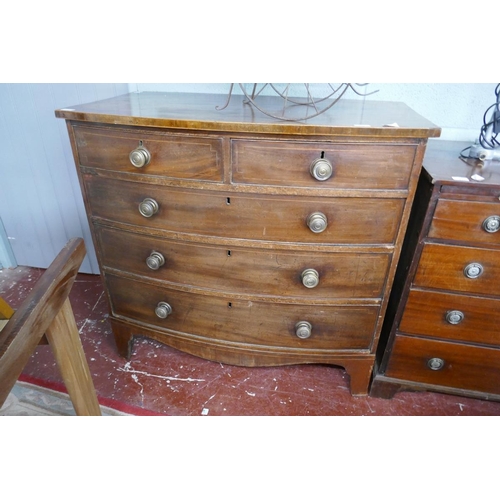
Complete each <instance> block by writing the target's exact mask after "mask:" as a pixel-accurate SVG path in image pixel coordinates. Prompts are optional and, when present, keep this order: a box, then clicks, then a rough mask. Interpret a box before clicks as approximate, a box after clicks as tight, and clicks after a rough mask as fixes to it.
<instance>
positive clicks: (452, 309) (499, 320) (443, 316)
mask: <svg viewBox="0 0 500 500" xmlns="http://www.w3.org/2000/svg"><path fill="white" fill-rule="evenodd" d="M499 324H500V300H495V299H487V298H482V297H471V296H468V295H459V294H452V293H441V292H431V291H428V290H415V289H412V290H411V291H410V295H409V297H408V301H407V303H406V307H405V310H404V314H403V318H402V319H401V322H400V324H399V331H400V332H401V333H408V334H414V335H425V336H427V337H435V338H442V339H449V340H457V341H463V342H473V343H477V344H490V345H500V330H499V328H498V325H499Z"/></svg>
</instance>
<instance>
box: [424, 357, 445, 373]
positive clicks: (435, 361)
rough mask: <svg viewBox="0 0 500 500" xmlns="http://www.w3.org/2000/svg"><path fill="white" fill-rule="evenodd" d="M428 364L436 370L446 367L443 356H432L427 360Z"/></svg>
mask: <svg viewBox="0 0 500 500" xmlns="http://www.w3.org/2000/svg"><path fill="white" fill-rule="evenodd" d="M427 366H428V367H429V368H430V369H431V370H434V371H438V370H441V369H442V368H443V367H444V360H442V359H441V358H431V359H429V361H427Z"/></svg>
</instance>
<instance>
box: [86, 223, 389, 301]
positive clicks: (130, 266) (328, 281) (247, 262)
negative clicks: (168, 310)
mask: <svg viewBox="0 0 500 500" xmlns="http://www.w3.org/2000/svg"><path fill="white" fill-rule="evenodd" d="M96 233H97V235H98V240H99V243H100V248H101V256H102V264H103V265H104V266H105V267H107V268H111V269H118V270H122V271H126V272H130V273H133V274H136V275H141V276H146V277H150V278H155V279H161V280H164V281H167V282H170V283H175V284H180V285H188V286H193V287H198V288H208V289H212V290H215V291H223V292H233V293H236V292H237V293H242V294H251V295H270V296H280V297H296V298H303V299H311V300H312V299H323V300H330V299H339V298H347V299H351V298H379V297H380V296H381V295H382V291H383V287H384V284H385V276H386V272H387V269H388V267H389V261H390V256H389V255H388V254H374V253H344V252H342V253H320V252H318V253H314V252H297V251H277V250H263V249H258V248H252V249H246V248H244V247H231V246H213V245H199V244H192V243H184V242H179V241H173V240H168V239H159V238H152V237H148V236H144V235H139V234H134V233H129V232H128V231H118V230H115V229H111V228H107V227H101V226H98V225H97V226H96Z"/></svg>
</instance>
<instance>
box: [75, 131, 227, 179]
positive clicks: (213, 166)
mask: <svg viewBox="0 0 500 500" xmlns="http://www.w3.org/2000/svg"><path fill="white" fill-rule="evenodd" d="M74 132H75V137H76V143H77V149H78V161H79V163H80V165H82V166H86V167H96V168H103V169H107V170H114V171H119V172H127V173H131V174H143V175H152V176H164V177H172V178H176V179H190V180H204V181H219V182H220V181H222V178H223V173H222V172H223V168H222V140H221V139H219V138H211V137H203V136H180V135H167V134H155V133H152V132H151V131H148V130H144V129H140V128H138V129H136V130H134V131H130V132H127V131H123V130H118V129H115V130H113V129H108V128H91V127H84V126H75V127H74ZM140 141H142V148H145V149H146V150H147V152H148V153H149V155H150V161H149V163H148V164H147V165H145V166H143V167H139V168H138V167H136V166H134V165H133V164H132V163H131V161H130V159H129V155H130V153H131V152H132V151H134V150H136V148H138V147H139V142H140ZM143 154H144V153H143ZM143 158H144V157H143Z"/></svg>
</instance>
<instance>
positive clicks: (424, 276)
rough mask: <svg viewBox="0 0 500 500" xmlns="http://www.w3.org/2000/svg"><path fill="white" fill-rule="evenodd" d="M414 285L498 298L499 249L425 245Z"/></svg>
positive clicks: (499, 288)
mask: <svg viewBox="0 0 500 500" xmlns="http://www.w3.org/2000/svg"><path fill="white" fill-rule="evenodd" d="M413 284H414V286H417V287H426V288H438V289H441V290H450V291H456V292H464V293H477V294H479V295H500V250H484V249H481V248H471V247H462V246H455V245H440V244H436V243H426V244H425V245H424V249H423V252H422V255H421V257H420V262H419V264H418V269H417V272H416V274H415V279H414V282H413Z"/></svg>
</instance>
